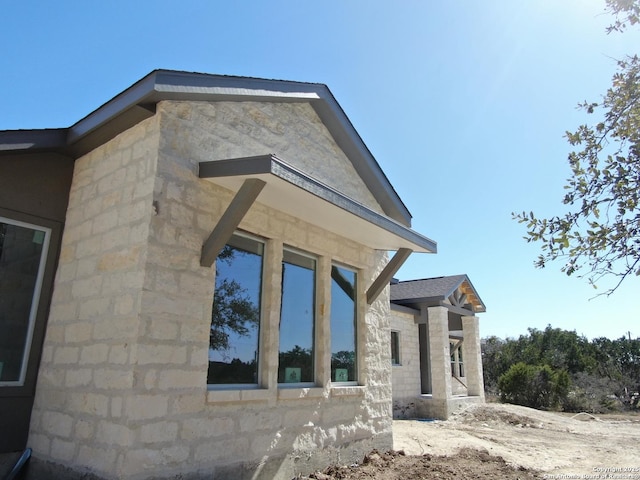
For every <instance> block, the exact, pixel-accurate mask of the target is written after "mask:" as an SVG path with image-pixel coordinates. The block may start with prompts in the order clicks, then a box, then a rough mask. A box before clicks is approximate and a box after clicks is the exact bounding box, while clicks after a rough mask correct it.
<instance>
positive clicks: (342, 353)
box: [331, 265, 357, 382]
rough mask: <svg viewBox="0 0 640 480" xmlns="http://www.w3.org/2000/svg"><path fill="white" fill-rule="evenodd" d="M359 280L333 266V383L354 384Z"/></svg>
mask: <svg viewBox="0 0 640 480" xmlns="http://www.w3.org/2000/svg"><path fill="white" fill-rule="evenodd" d="M356 280H357V275H356V272H354V271H353V270H349V269H347V268H344V267H339V266H336V265H333V266H332V267H331V381H332V382H355V381H356V380H357V374H356V372H357V370H356V358H357V355H356V318H357V315H356V311H357V302H356V297H357V295H356V292H357V289H356Z"/></svg>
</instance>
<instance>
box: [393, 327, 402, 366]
mask: <svg viewBox="0 0 640 480" xmlns="http://www.w3.org/2000/svg"><path fill="white" fill-rule="evenodd" d="M394 346H395V348H394ZM394 350H395V353H396V355H395V357H394V354H393V351H394ZM391 366H393V367H399V366H402V357H401V352H400V331H399V330H391Z"/></svg>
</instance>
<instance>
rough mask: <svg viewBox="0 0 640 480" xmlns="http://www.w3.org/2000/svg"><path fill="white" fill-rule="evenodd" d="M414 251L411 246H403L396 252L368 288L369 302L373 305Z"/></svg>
mask: <svg viewBox="0 0 640 480" xmlns="http://www.w3.org/2000/svg"><path fill="white" fill-rule="evenodd" d="M412 252H413V250H411V249H409V248H401V249H399V250H398V251H397V252H396V253H395V255H394V256H393V257H392V258H391V260H389V263H387V265H386V266H385V267H384V268H383V269H382V271H381V272H380V275H378V278H376V279H375V280H374V281H373V283H372V284H371V286H370V287H369V290H367V304H369V305H371V304H372V303H373V302H375V300H376V298H378V295H380V293H382V290H384V288H385V287H386V286H387V285H389V283H390V282H391V279H392V278H393V276H394V275H395V274H396V272H397V271H398V270H400V267H401V266H402V265H403V264H404V262H405V260H407V258H409V255H411V253H412Z"/></svg>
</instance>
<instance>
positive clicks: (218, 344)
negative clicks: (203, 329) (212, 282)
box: [207, 235, 264, 384]
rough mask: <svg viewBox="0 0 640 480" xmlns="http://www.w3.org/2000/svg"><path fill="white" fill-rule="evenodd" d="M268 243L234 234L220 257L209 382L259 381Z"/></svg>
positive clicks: (212, 328) (212, 319) (213, 313)
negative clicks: (266, 247)
mask: <svg viewBox="0 0 640 480" xmlns="http://www.w3.org/2000/svg"><path fill="white" fill-rule="evenodd" d="M263 251H264V245H263V244H262V243H261V242H258V241H257V240H254V239H252V238H247V237H243V236H240V235H233V236H232V237H231V240H230V241H229V243H228V244H227V245H226V246H225V247H224V248H223V249H222V251H221V252H220V255H218V258H217V259H216V286H215V291H214V294H213V311H212V315H211V332H210V335H209V372H208V376H207V379H208V381H207V383H209V384H257V383H258V345H259V338H260V293H261V289H262V258H263Z"/></svg>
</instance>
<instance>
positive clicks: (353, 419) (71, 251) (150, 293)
mask: <svg viewBox="0 0 640 480" xmlns="http://www.w3.org/2000/svg"><path fill="white" fill-rule="evenodd" d="M287 149H288V150H287ZM285 150H286V152H285V153H287V152H288V153H290V154H291V155H288V154H287V155H284V154H282V153H281V152H283V151H285ZM268 152H271V153H276V154H280V155H281V156H282V157H283V159H285V160H287V161H290V162H291V163H295V161H299V162H305V163H304V165H302V164H300V165H302V167H303V168H305V169H306V170H307V171H308V172H309V171H310V170H311V169H313V172H310V173H312V174H313V175H315V176H316V177H318V178H320V179H322V180H323V181H325V182H326V183H329V184H332V185H333V186H334V187H335V188H338V189H339V190H341V191H343V192H344V193H346V194H347V195H349V196H351V197H354V198H356V199H358V200H359V201H361V202H363V203H366V204H368V205H369V206H370V207H372V208H378V209H379V207H377V205H376V204H375V201H374V200H373V197H372V196H371V194H370V193H369V192H368V191H367V190H366V187H364V185H363V184H362V183H361V182H360V181H359V179H358V178H357V176H355V172H354V171H352V169H353V167H352V166H351V165H349V164H348V163H346V162H348V161H347V159H346V158H344V155H343V154H342V153H341V152H340V151H339V150H337V147H336V146H335V144H333V143H332V140H331V138H330V136H329V135H328V133H327V132H326V131H325V130H323V127H322V125H321V124H320V123H319V120H318V119H317V117H315V113H314V112H313V109H311V108H310V107H309V106H308V105H307V106H305V105H303V104H299V105H298V104H284V105H278V104H266V105H262V104H249V103H246V104H245V103H238V104H233V103H230V104H199V103H183V102H162V103H160V104H159V105H158V107H157V113H156V115H155V116H154V117H153V118H151V119H149V120H147V121H145V122H143V123H141V124H139V125H138V126H136V127H134V128H133V129H131V130H129V131H127V132H125V133H124V134H122V135H120V136H118V137H116V138H115V139H113V140H112V141H110V142H109V143H107V144H105V145H104V146H103V147H100V148H99V149H97V150H96V151H94V152H92V153H91V154H89V155H87V156H85V157H83V158H82V159H80V160H78V163H77V165H76V172H75V175H74V182H73V186H72V194H71V199H70V207H69V213H68V217H69V218H68V223H67V228H66V231H65V236H64V239H63V247H62V249H63V251H62V255H61V262H60V269H59V271H58V276H57V280H56V287H55V288H56V292H55V293H54V300H53V304H52V309H51V310H52V313H51V318H50V321H49V327H50V331H49V332H48V335H47V338H46V340H45V354H44V360H43V367H42V369H41V373H40V380H39V384H38V395H37V398H36V409H35V410H34V416H33V421H32V427H31V436H30V444H31V446H32V447H33V448H34V451H35V454H36V456H39V457H40V458H43V459H49V460H52V461H55V462H60V463H64V464H66V465H68V466H71V467H73V468H74V469H76V470H80V471H92V472H94V473H96V474H98V475H100V476H102V477H104V478H107V479H116V478H118V479H119V478H128V479H146V478H175V476H176V475H189V476H190V477H189V478H218V477H219V478H238V479H241V478H252V479H258V478H264V479H272V478H287V479H288V478H291V477H292V476H293V474H294V473H295V472H297V471H305V470H312V469H314V468H316V467H320V466H322V465H325V464H326V463H327V462H331V461H339V462H350V461H354V460H356V459H358V458H360V457H361V456H362V455H363V454H364V453H366V451H368V450H370V449H371V448H390V447H391V446H392V439H391V395H392V392H391V366H390V352H389V348H388V345H389V333H388V332H389V315H388V312H389V297H388V292H384V293H383V294H382V295H381V296H380V297H379V299H378V300H377V301H376V302H374V304H373V305H371V306H367V305H366V302H365V301H364V298H365V295H364V293H365V291H366V288H367V287H368V285H370V284H371V282H372V280H373V278H375V275H376V274H377V273H378V272H379V271H380V270H381V269H382V268H383V266H384V264H385V263H386V254H385V253H384V252H376V251H373V250H371V249H368V248H365V247H363V246H362V245H358V244H355V243H353V242H351V241H348V240H346V239H344V238H340V237H338V236H336V235H333V234H331V233H329V232H328V231H325V230H323V229H321V228H319V227H317V226H313V225H311V224H309V223H306V222H305V221H303V220H300V219H296V218H292V217H288V216H286V215H284V214H282V213H281V212H278V211H273V210H270V209H268V208H266V207H264V206H263V205H261V204H260V203H259V199H258V203H256V204H254V205H253V206H252V208H251V210H250V211H249V213H248V214H247V216H246V217H245V219H244V220H243V222H242V223H241V225H240V228H241V229H243V230H245V231H247V232H250V233H252V234H254V235H259V236H261V237H263V238H265V239H266V249H267V253H266V255H265V258H269V259H270V260H269V261H268V262H267V264H266V265H265V282H264V283H265V284H267V286H266V287H265V289H266V291H265V294H264V304H263V310H264V311H265V312H266V313H265V314H264V316H263V319H262V321H263V324H262V328H261V337H262V338H261V342H262V347H261V350H262V351H263V352H264V354H263V357H262V359H261V360H262V377H261V379H260V380H261V381H260V388H259V389H254V390H209V389H208V388H207V385H206V383H207V368H208V345H209V328H210V321H211V306H212V300H213V286H214V284H215V278H214V275H215V272H214V269H212V268H205V267H201V266H200V252H201V248H202V244H203V242H204V240H205V239H206V238H207V236H208V235H209V234H210V232H211V230H212V229H213V227H214V226H215V224H216V222H217V221H218V220H219V218H220V216H221V215H222V213H223V211H224V209H225V208H226V206H227V205H228V203H229V201H230V200H231V198H232V196H233V192H230V191H227V190H225V189H223V188H221V187H219V186H216V185H214V184H213V183H211V182H209V181H207V180H201V179H199V178H198V176H197V171H198V170H197V169H198V162H199V161H200V160H212V159H217V158H220V159H222V158H234V157H245V156H251V155H256V154H264V153H268ZM340 155H342V156H340ZM332 182H333V183H332ZM310 214H312V212H310ZM284 244H286V245H289V246H292V247H296V248H299V249H302V250H304V251H307V252H309V253H311V254H313V255H315V256H316V257H317V258H318V285H317V296H318V297H317V312H316V315H317V316H316V318H317V320H316V321H317V328H316V350H317V354H316V362H317V363H318V368H317V371H316V373H317V381H316V383H317V385H316V387H315V388H293V389H280V388H278V385H277V376H276V373H275V369H276V367H277V341H278V330H277V328H278V322H279V311H280V310H279V301H280V293H279V285H280V270H279V269H280V268H281V267H280V265H281V262H280V260H279V255H281V252H282V246H283V245H284ZM332 261H336V262H340V263H342V264H345V265H348V266H350V267H352V268H354V269H356V270H357V272H358V278H359V284H358V293H359V299H360V301H359V303H358V317H359V318H358V370H359V373H358V376H359V382H358V385H350V386H340V387H338V386H332V385H331V382H330V379H329V378H330V377H329V368H328V365H329V359H330V342H329V338H330V332H329V325H330V319H329V317H328V313H329V312H330V295H329V293H330V274H329V272H330V266H331V262H332Z"/></svg>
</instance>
